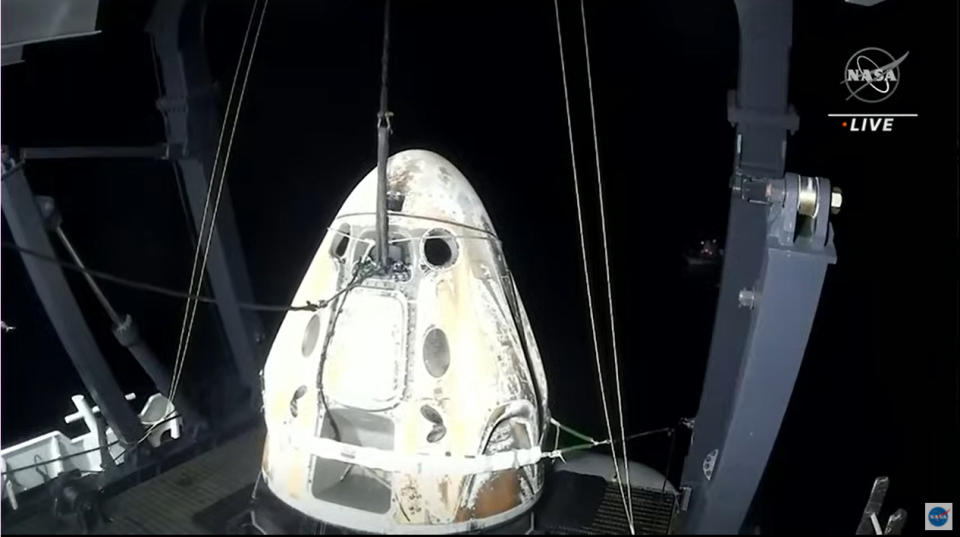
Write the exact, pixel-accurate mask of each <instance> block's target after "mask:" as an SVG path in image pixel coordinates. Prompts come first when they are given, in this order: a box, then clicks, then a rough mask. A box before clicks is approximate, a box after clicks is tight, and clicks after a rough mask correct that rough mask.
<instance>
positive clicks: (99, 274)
mask: <svg viewBox="0 0 960 537" xmlns="http://www.w3.org/2000/svg"><path fill="white" fill-rule="evenodd" d="M0 247H3V248H7V249H9V250H14V251H17V252H20V253H21V254H26V255H29V256H32V257H36V258H37V259H40V260H41V261H46V262H48V263H54V264H57V265H60V266H61V267H63V268H66V269H70V270H73V271H76V272H82V273H85V274H89V275H90V276H92V277H94V278H97V279H99V280H104V281H107V282H111V283H115V284H117V285H121V286H124V287H129V288H131V289H137V290H139V291H147V292H150V293H155V294H158V295H163V296H168V297H173V298H183V299H192V300H196V301H197V302H203V303H205V304H217V303H218V301H217V300H216V299H215V298H212V297H209V296H204V295H198V294H190V293H185V292H183V291H177V290H175V289H170V288H168V287H162V286H159V285H154V284H152V283H146V282H141V281H137V280H131V279H129V278H123V277H121V276H116V275H114V274H110V273H109V272H103V271H101V270H94V269H91V268H87V267H81V266H80V265H77V264H76V263H71V262H69V261H63V260H60V259H57V258H56V257H52V256H48V255H46V254H42V253H40V252H37V251H35V250H31V249H29V248H24V247H22V246H19V245H16V244H10V243H7V242H4V243H0ZM336 297H337V295H332V296H330V297H329V298H327V299H324V300H320V301H318V302H311V301H307V303H306V304H305V305H302V306H283V305H278V304H259V303H256V302H237V307H239V308H240V309H245V310H251V311H280V312H283V311H320V310H321V309H323V308H326V307H327V306H329V303H330V302H331V301H332V300H333V299H334V298H336Z"/></svg>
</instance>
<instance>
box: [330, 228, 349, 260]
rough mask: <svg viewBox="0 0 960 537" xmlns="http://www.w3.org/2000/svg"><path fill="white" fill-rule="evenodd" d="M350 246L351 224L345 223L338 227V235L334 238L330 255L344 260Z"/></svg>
mask: <svg viewBox="0 0 960 537" xmlns="http://www.w3.org/2000/svg"><path fill="white" fill-rule="evenodd" d="M349 246H350V224H343V225H341V226H340V227H339V228H337V233H336V236H335V237H334V238H333V245H332V246H331V247H330V255H332V256H333V257H335V258H337V259H340V260H343V259H344V256H345V255H346V254H347V248H348V247H349Z"/></svg>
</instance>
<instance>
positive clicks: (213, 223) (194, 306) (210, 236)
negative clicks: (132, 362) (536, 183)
mask: <svg viewBox="0 0 960 537" xmlns="http://www.w3.org/2000/svg"><path fill="white" fill-rule="evenodd" d="M269 3H270V0H264V2H263V6H262V7H261V8H260V20H259V22H258V23H257V31H256V33H255V34H254V36H253V46H252V47H251V49H250V55H249V56H248V58H247V62H246V63H247V65H246V70H245V72H244V75H243V83H242V84H241V85H240V96H239V97H238V99H237V109H236V111H235V112H234V114H233V122H232V125H231V126H230V137H229V139H228V141H227V151H226V154H225V156H224V159H223V165H222V166H221V168H220V181H219V184H218V185H217V195H216V198H215V201H214V205H213V213H212V215H211V217H210V231H209V233H208V234H207V240H206V244H205V245H204V247H203V262H202V263H201V264H200V271H199V273H198V278H197V291H198V292H199V290H200V288H201V287H202V286H203V274H204V272H205V271H206V269H207V259H208V258H209V255H210V242H211V241H212V239H213V230H214V227H215V226H216V222H217V213H218V212H219V210H220V200H221V195H222V193H223V185H224V183H225V182H226V173H227V166H228V164H229V163H230V153H231V151H232V149H233V141H234V136H235V135H236V132H237V123H238V120H239V117H240V110H241V108H242V107H243V98H244V96H245V95H246V91H247V81H248V80H249V78H250V70H251V68H252V66H253V59H254V57H255V56H256V54H257V44H258V43H259V42H260V32H261V30H262V29H263V19H264V18H265V15H266V12H267V4H269ZM255 11H256V3H254V9H253V10H251V19H250V22H248V25H247V29H248V32H247V34H246V35H244V43H243V45H244V48H245V45H246V41H247V37H248V36H249V28H250V23H251V22H252V21H253V18H252V17H253V13H254V12H255ZM240 54H241V58H240V59H242V55H243V48H241V50H240ZM242 63H243V62H242V61H240V60H239V59H238V61H237V72H236V73H234V84H236V77H237V74H238V73H239V69H240V65H242ZM233 91H234V88H233V87H231V89H230V93H231V94H232V93H233ZM229 108H230V106H229V98H228V104H227V111H228V112H229ZM224 119H225V120H224V122H223V127H222V130H221V132H220V138H221V139H220V142H222V141H223V133H224V130H225V129H226V125H227V122H226V118H224ZM217 145H218V148H219V146H220V143H219V142H218V144H217ZM218 153H219V149H218ZM215 171H216V157H214V167H213V170H211V176H212V175H213V173H215ZM212 184H213V177H211V185H212ZM207 197H208V199H207V202H209V191H208V193H207ZM197 251H198V252H199V250H197ZM190 292H193V289H192V288H191V290H190ZM189 306H192V308H191V311H190V321H189V323H188V324H187V325H186V337H185V338H184V339H183V350H182V351H181V353H180V356H179V359H178V364H177V367H176V369H175V371H174V378H173V380H172V381H171V388H170V402H171V403H173V401H174V398H175V397H176V393H177V388H178V387H179V385H180V375H181V373H182V371H183V365H184V363H185V361H186V356H187V349H188V347H189V345H190V336H191V334H192V333H193V325H194V319H195V317H196V313H197V302H196V301H192V302H188V307H189ZM181 333H182V331H181Z"/></svg>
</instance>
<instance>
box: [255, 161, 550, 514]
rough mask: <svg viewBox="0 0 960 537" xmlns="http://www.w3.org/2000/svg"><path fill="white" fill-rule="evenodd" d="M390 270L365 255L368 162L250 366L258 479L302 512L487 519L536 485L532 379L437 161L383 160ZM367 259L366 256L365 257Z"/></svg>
mask: <svg viewBox="0 0 960 537" xmlns="http://www.w3.org/2000/svg"><path fill="white" fill-rule="evenodd" d="M387 177H388V187H387V205H388V211H389V219H388V221H389V234H388V235H389V241H388V242H389V246H388V248H389V250H388V258H389V264H388V266H389V269H388V270H381V269H380V268H378V267H376V266H375V261H374V260H376V259H377V250H376V249H377V247H378V245H377V243H376V229H375V228H376V217H375V210H374V209H375V206H376V191H377V174H376V169H374V170H372V171H371V172H370V173H368V174H367V175H366V177H364V178H363V180H361V181H360V183H359V184H358V185H357V186H356V188H354V190H353V192H352V193H351V194H350V195H349V197H348V198H347V200H346V202H344V204H343V206H342V207H341V208H340V211H339V212H338V213H337V215H336V217H335V218H334V220H333V223H332V224H331V225H330V227H329V228H328V231H327V233H326V236H325V237H324V238H323V241H322V242H321V243H320V247H319V248H318V249H317V251H316V254H315V255H314V257H313V260H312V262H311V263H310V266H309V268H308V269H307V271H306V274H305V275H304V276H303V279H302V280H301V282H300V286H299V288H298V289H297V292H296V296H295V298H294V303H297V304H302V303H305V302H314V303H316V302H318V301H319V300H321V299H327V298H329V297H333V298H332V299H331V300H329V302H328V303H326V305H325V307H324V308H322V309H320V310H318V311H316V312H310V311H290V312H288V313H287V314H286V317H285V318H284V320H283V323H282V324H281V326H280V329H279V331H278V333H277V336H276V339H275V340H274V342H273V346H272V348H271V349H270V354H269V356H268V358H267V362H266V365H265V366H264V369H263V372H262V376H263V402H264V418H265V421H266V425H267V438H266V445H265V447H264V453H263V462H262V468H261V471H262V475H261V477H262V480H263V484H265V485H266V487H267V489H268V490H269V492H270V493H271V494H272V495H274V496H275V497H276V498H278V499H279V500H281V501H282V502H283V503H285V504H286V505H287V506H289V507H291V508H293V509H295V510H296V511H298V512H300V513H301V514H303V515H306V516H308V517H311V518H313V519H316V520H319V521H323V522H326V523H329V524H333V525H336V526H341V527H344V528H349V529H353V530H359V531H365V532H374V533H448V532H460V531H468V530H474V529H479V528H486V527H490V526H493V525H497V524H500V523H503V522H506V521H508V520H510V519H512V518H514V517H516V516H519V515H520V514H522V513H524V512H526V511H527V510H528V509H529V508H531V507H532V506H533V505H534V503H535V502H536V500H537V498H538V497H539V495H540V492H541V490H542V487H543V481H544V467H543V464H542V462H541V451H540V447H541V440H542V438H543V434H544V430H545V427H546V426H547V424H548V422H549V419H550V417H549V411H548V407H547V383H546V378H545V376H544V371H543V365H542V363H541V360H540V354H539V352H538V350H537V344H536V341H535V338H534V334H533V330H532V329H531V326H530V322H529V321H528V319H527V314H526V312H525V311H524V307H523V302H522V301H521V300H520V297H519V294H518V292H517V288H516V285H515V284H514V282H513V279H512V276H511V274H510V271H509V269H508V268H507V264H506V261H505V260H504V256H503V251H502V249H501V244H500V240H499V239H498V237H497V234H496V231H495V230H494V228H493V225H492V224H491V222H490V218H489V216H488V215H487V212H486V210H485V209H484V207H483V204H482V202H481V201H480V198H479V197H478V196H477V194H476V192H475V191H474V190H473V188H472V187H471V186H470V183H469V182H468V181H467V179H466V178H465V177H464V176H463V174H461V173H460V171H459V170H457V168H456V167H454V166H453V164H451V163H450V162H449V161H447V160H446V159H444V158H443V157H441V156H439V155H437V154H435V153H432V152H429V151H422V150H410V151H403V152H400V153H398V154H396V155H394V156H393V157H391V158H390V159H389V161H388V165H387ZM371 267H373V268H371Z"/></svg>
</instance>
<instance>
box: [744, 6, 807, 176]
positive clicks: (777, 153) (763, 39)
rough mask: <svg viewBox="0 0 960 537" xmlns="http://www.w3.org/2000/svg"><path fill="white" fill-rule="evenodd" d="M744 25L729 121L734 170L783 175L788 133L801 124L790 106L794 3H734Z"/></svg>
mask: <svg viewBox="0 0 960 537" xmlns="http://www.w3.org/2000/svg"><path fill="white" fill-rule="evenodd" d="M736 5H737V18H738V20H739V23H740V57H739V64H740V70H739V73H738V75H737V90H736V91H735V92H733V93H732V94H731V96H730V99H729V102H728V110H727V114H728V118H729V119H730V121H731V122H732V123H734V124H735V125H736V126H737V157H736V158H737V160H736V163H735V167H736V168H737V169H740V170H743V171H744V172H747V173H750V174H753V175H762V176H766V177H782V176H783V171H784V161H785V159H786V153H787V131H794V130H796V129H797V127H798V125H799V120H798V118H797V116H796V114H795V113H794V112H793V110H792V108H791V107H790V106H788V104H787V89H788V84H789V71H790V44H791V43H792V41H793V1H792V0H736Z"/></svg>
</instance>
